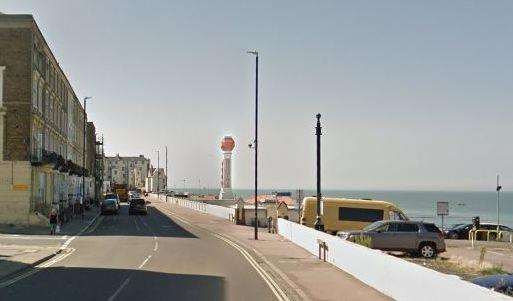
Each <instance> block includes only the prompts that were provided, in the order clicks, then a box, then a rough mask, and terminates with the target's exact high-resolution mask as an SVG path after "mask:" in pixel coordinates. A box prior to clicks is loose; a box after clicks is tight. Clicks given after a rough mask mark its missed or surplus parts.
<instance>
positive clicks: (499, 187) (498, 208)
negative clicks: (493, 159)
mask: <svg viewBox="0 0 513 301" xmlns="http://www.w3.org/2000/svg"><path fill="white" fill-rule="evenodd" d="M501 189H502V186H500V184H499V175H497V188H496V190H497V240H499V230H500V227H499V212H500V206H499V204H500V203H499V195H500V192H501Z"/></svg>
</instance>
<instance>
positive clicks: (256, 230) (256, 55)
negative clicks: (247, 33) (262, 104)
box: [248, 51, 258, 240]
mask: <svg viewBox="0 0 513 301" xmlns="http://www.w3.org/2000/svg"><path fill="white" fill-rule="evenodd" d="M248 53H249V54H252V55H254V56H255V142H254V143H255V145H254V147H255V240H258V52H257V51H248Z"/></svg>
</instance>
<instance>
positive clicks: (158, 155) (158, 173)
mask: <svg viewBox="0 0 513 301" xmlns="http://www.w3.org/2000/svg"><path fill="white" fill-rule="evenodd" d="M159 169H160V152H159V150H157V199H159V200H160V172H159Z"/></svg>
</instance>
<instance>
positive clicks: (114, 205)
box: [101, 199, 119, 215]
mask: <svg viewBox="0 0 513 301" xmlns="http://www.w3.org/2000/svg"><path fill="white" fill-rule="evenodd" d="M118 213H119V204H118V201H117V199H106V200H104V201H103V202H102V204H101V214H102V215H105V214H118Z"/></svg>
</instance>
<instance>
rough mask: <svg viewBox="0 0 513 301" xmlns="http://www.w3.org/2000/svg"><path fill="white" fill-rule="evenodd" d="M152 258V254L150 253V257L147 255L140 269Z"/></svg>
mask: <svg viewBox="0 0 513 301" xmlns="http://www.w3.org/2000/svg"><path fill="white" fill-rule="evenodd" d="M150 258H151V255H148V257H146V259H144V261H143V262H142V263H141V264H140V265H139V267H138V269H141V268H142V267H143V266H144V265H145V264H146V263H147V262H148V260H150Z"/></svg>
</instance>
